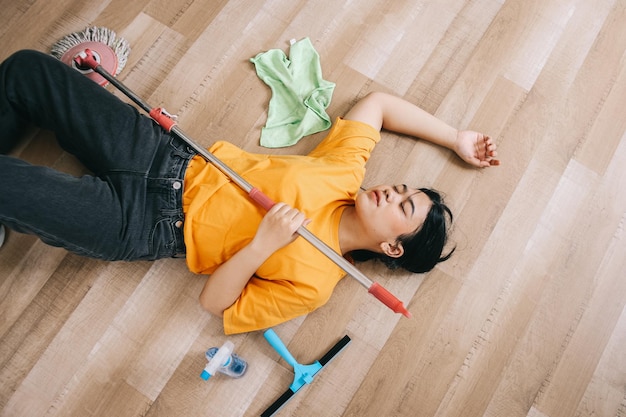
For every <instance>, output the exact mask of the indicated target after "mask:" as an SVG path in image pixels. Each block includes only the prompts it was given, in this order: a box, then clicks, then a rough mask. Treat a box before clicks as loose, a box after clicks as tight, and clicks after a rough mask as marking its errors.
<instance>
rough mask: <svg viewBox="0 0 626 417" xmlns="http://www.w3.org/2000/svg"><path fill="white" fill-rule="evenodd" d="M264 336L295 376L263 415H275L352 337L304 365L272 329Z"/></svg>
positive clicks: (340, 341)
mask: <svg viewBox="0 0 626 417" xmlns="http://www.w3.org/2000/svg"><path fill="white" fill-rule="evenodd" d="M263 336H264V337H265V339H266V340H267V341H268V343H269V344H270V345H271V346H272V347H273V348H274V349H275V350H276V351H277V352H278V353H279V354H280V356H282V358H283V359H284V360H285V361H286V362H287V363H288V364H289V365H291V366H292V367H293V372H294V378H293V383H292V384H291V385H290V386H289V388H288V389H287V391H285V392H284V393H283V395H281V396H280V397H279V398H278V399H277V400H276V401H274V403H273V404H272V405H270V406H269V407H268V408H267V409H266V410H265V411H264V412H263V413H262V414H261V417H270V416H273V415H274V414H275V413H276V412H278V410H280V409H281V408H282V406H284V405H285V404H286V403H287V401H289V400H290V399H291V397H293V396H294V395H295V394H296V393H297V392H298V391H299V390H300V388H302V387H303V386H304V385H305V384H310V383H311V382H313V377H315V375H316V374H317V373H318V372H319V371H321V370H322V368H323V367H324V365H326V364H327V363H328V362H330V360H331V359H333V358H334V357H335V356H337V354H339V352H341V351H342V350H343V348H345V347H346V346H347V345H348V343H350V337H349V336H348V335H345V336H344V337H343V338H342V339H341V340H339V342H337V343H336V344H335V345H334V346H333V347H332V348H330V350H329V351H328V352H326V354H325V355H324V356H322V357H321V358H320V359H319V360H318V361H315V362H313V363H312V364H310V365H302V364H300V363H298V362H297V361H296V359H295V358H294V357H293V356H292V355H291V353H290V352H289V350H288V349H287V346H285V344H284V343H283V341H282V340H280V338H279V337H278V335H277V334H276V332H274V330H272V329H268V330H266V331H265V333H263Z"/></svg>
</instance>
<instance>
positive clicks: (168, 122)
mask: <svg viewBox="0 0 626 417" xmlns="http://www.w3.org/2000/svg"><path fill="white" fill-rule="evenodd" d="M74 61H75V62H76V64H77V65H79V66H81V67H88V68H91V69H92V70H94V71H95V72H97V73H98V74H100V75H101V76H102V77H104V78H105V79H106V80H107V81H109V82H110V83H111V84H112V85H113V86H114V87H116V88H117V89H118V90H120V91H121V92H122V93H124V95H126V96H127V97H128V98H130V99H131V100H132V101H134V102H135V103H136V104H137V105H138V106H139V107H141V108H142V109H143V110H144V111H145V112H147V113H148V114H150V117H152V118H153V119H154V120H155V121H156V122H157V123H158V124H159V125H161V126H162V127H163V128H164V129H165V130H166V131H168V132H171V133H173V134H175V135H176V136H178V137H179V138H180V139H182V140H183V141H184V142H186V143H187V144H188V145H189V146H190V147H192V148H193V149H194V150H195V151H196V152H198V153H199V154H200V155H202V156H203V157H204V158H205V159H206V160H208V161H209V162H211V163H212V164H213V165H214V166H215V167H216V168H218V169H219V170H220V171H222V172H223V173H224V174H225V175H226V176H227V177H229V178H230V179H231V180H232V181H233V182H234V183H236V184H237V185H238V186H239V187H240V188H241V189H242V190H244V191H245V192H246V193H248V195H249V196H250V198H251V199H252V200H254V201H256V202H257V203H258V204H259V205H260V206H261V207H263V208H264V209H265V210H269V209H271V208H272V207H273V206H274V204H275V202H274V201H273V200H272V199H271V198H269V197H268V196H267V195H266V194H264V193H263V192H262V191H260V190H259V189H258V188H255V187H253V186H252V185H251V184H250V183H248V182H247V181H246V180H245V179H244V178H242V177H241V176H240V175H239V174H238V173H236V172H235V171H233V170H232V169H231V168H230V167H229V166H227V165H226V164H224V163H223V162H222V161H221V160H220V159H219V158H217V157H216V156H215V155H213V154H212V153H211V152H209V151H208V150H207V149H206V148H204V147H202V146H200V145H199V144H197V143H196V142H195V141H194V140H193V139H192V138H190V137H189V136H187V135H186V134H185V133H184V132H183V131H182V130H181V129H180V128H179V127H178V126H177V125H176V122H175V121H174V120H173V119H172V118H171V117H170V115H169V114H168V113H167V112H165V110H163V109H161V108H153V107H150V106H149V105H148V103H146V102H144V101H143V100H142V99H141V98H140V97H139V96H137V95H136V94H135V93H134V92H132V91H131V90H130V89H129V88H127V87H126V86H125V85H124V84H123V83H122V82H121V81H119V80H117V79H116V78H115V77H113V76H112V75H111V74H109V72H108V71H107V70H105V69H104V68H103V67H102V66H101V65H100V64H98V62H97V61H96V60H95V58H94V56H93V53H92V52H91V51H90V50H89V49H86V50H85V51H83V52H82V53H81V54H79V55H78V56H76V57H75V58H74ZM297 232H298V234H299V235H300V236H302V237H303V238H304V239H305V240H307V241H308V242H309V243H310V244H312V245H313V246H315V247H316V248H317V249H318V250H319V251H320V252H322V253H323V254H324V255H326V256H327V257H328V258H329V259H330V260H331V261H333V262H334V263H335V264H337V266H339V267H340V268H341V269H343V270H344V271H345V272H346V273H347V274H348V275H350V276H352V277H353V278H355V279H356V280H357V281H359V282H360V283H361V284H362V285H363V286H364V287H365V288H367V289H368V292H369V293H370V294H372V295H373V296H374V297H376V298H377V299H378V300H380V301H381V302H382V303H383V304H385V305H386V306H387V307H389V308H390V309H391V310H392V311H393V312H394V313H402V314H403V315H404V316H405V317H411V313H410V312H409V311H408V310H407V309H406V308H405V307H404V305H403V304H402V301H400V300H399V299H398V298H396V297H395V296H394V295H393V294H392V293H390V292H389V291H387V290H386V289H385V288H384V287H382V286H381V285H380V284H378V283H376V282H372V281H371V280H370V279H369V278H368V277H367V276H365V274H363V273H362V272H361V271H359V270H358V269H357V268H356V267H355V266H354V265H352V264H351V263H350V262H348V260H346V258H344V257H343V256H341V255H340V254H339V253H337V252H336V251H335V250H334V249H332V248H331V247H330V246H328V245H327V244H326V243H325V242H323V241H322V240H320V239H319V238H318V237H317V236H315V235H314V234H313V233H311V231H309V230H308V229H307V228H306V227H304V226H300V228H298V231H297Z"/></svg>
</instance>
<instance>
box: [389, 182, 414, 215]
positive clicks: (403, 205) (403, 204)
mask: <svg viewBox="0 0 626 417" xmlns="http://www.w3.org/2000/svg"><path fill="white" fill-rule="evenodd" d="M393 190H394V191H395V192H396V193H398V194H406V193H407V191H408V190H409V187H407V185H406V184H401V185H394V186H393ZM412 196H413V195H410V196H409V197H408V198H407V199H406V200H402V201H401V202H400V209H402V213H404V215H408V212H407V209H406V204H407V203H408V204H409V205H410V207H411V210H410V211H411V215H410V217H413V214H415V203H414V202H413V199H412V198H411V197H412Z"/></svg>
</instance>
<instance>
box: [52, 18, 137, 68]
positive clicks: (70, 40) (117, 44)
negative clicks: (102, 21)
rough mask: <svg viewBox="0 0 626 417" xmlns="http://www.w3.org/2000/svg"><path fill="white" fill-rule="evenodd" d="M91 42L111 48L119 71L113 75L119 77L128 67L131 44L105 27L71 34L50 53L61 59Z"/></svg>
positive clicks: (53, 47)
mask: <svg viewBox="0 0 626 417" xmlns="http://www.w3.org/2000/svg"><path fill="white" fill-rule="evenodd" d="M90 42H97V43H101V44H104V45H106V46H108V47H109V48H111V49H112V50H113V52H114V53H115V56H116V57H117V69H116V72H115V73H114V74H113V75H118V74H119V73H120V72H121V71H122V70H123V69H124V66H125V65H126V61H127V60H128V55H129V54H130V44H129V43H128V41H127V40H126V39H124V38H122V37H118V36H117V34H116V33H115V32H114V31H113V30H111V29H107V28H104V27H97V26H91V27H87V28H85V30H83V31H82V32H74V33H71V34H69V35H67V36H65V37H64V38H62V39H60V40H59V41H58V42H56V43H55V44H54V45H53V46H52V49H51V51H50V53H51V54H52V56H54V57H56V58H58V59H61V58H62V57H63V55H64V54H65V53H66V52H67V51H69V50H71V49H72V48H74V47H75V46H79V45H84V44H86V43H90Z"/></svg>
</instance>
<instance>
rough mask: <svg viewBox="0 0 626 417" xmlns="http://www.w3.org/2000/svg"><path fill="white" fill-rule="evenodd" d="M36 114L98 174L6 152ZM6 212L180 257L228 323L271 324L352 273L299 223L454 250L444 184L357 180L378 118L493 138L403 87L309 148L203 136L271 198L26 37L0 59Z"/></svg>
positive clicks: (487, 143)
mask: <svg viewBox="0 0 626 417" xmlns="http://www.w3.org/2000/svg"><path fill="white" fill-rule="evenodd" d="M28 125H35V126H38V127H41V128H44V129H49V130H51V131H53V132H54V133H55V135H56V138H57V140H58V142H59V144H60V146H61V147H62V148H63V149H64V150H66V151H67V152H69V153H71V154H73V155H75V156H76V157H77V158H78V159H79V160H80V161H81V162H82V163H83V164H84V165H85V167H86V168H87V169H88V170H89V171H91V172H92V174H91V175H85V176H82V177H75V176H72V175H68V174H66V173H62V172H59V171H57V170H54V169H52V168H49V167H42V166H35V165H32V164H29V163H27V162H25V161H23V160H20V159H18V158H14V157H11V156H7V155H6V153H8V152H9V151H10V150H11V149H12V147H13V145H14V144H15V143H16V142H17V140H18V139H19V138H20V135H21V132H22V131H23V129H24V128H25V127H26V126H28ZM0 128H1V130H0V178H1V180H0V196H1V198H0V223H2V224H4V225H5V226H6V227H7V228H10V229H13V230H15V231H18V232H23V233H30V234H34V235H37V236H38V237H39V238H40V239H41V240H42V241H44V242H46V243H48V244H50V245H54V246H60V247H63V248H65V249H67V250H69V251H72V252H74V253H77V254H80V255H84V256H88V257H92V258H98V259H106V260H127V261H131V260H146V259H150V260H154V259H159V258H164V257H175V256H179V257H186V262H187V266H188V267H189V269H190V270H191V271H193V272H195V273H199V274H207V275H208V276H207V278H206V283H205V286H204V289H203V290H202V292H201V294H200V303H201V304H202V306H203V307H204V308H205V309H206V310H207V311H209V312H211V313H213V314H216V315H218V316H222V317H223V322H224V330H225V332H226V333H238V332H245V331H252V330H257V329H264V328H267V327H271V326H274V325H276V324H278V323H281V322H284V321H286V320H289V319H292V318H295V317H297V316H300V315H303V314H306V313H309V312H311V311H313V310H314V309H316V308H318V307H320V306H322V305H323V304H324V303H325V302H326V301H327V300H328V298H329V297H330V295H331V293H332V291H333V289H334V287H335V286H336V284H337V283H338V282H339V280H340V279H341V278H342V277H343V276H344V275H345V273H344V272H343V270H342V269H341V268H339V267H338V266H337V265H335V264H334V263H333V262H332V261H331V260H329V259H328V258H327V257H326V256H325V255H323V254H322V253H321V252H319V251H317V250H315V249H314V248H312V247H311V245H310V244H309V243H308V242H306V241H304V239H297V236H298V235H297V233H296V230H297V229H298V228H299V227H300V226H306V227H307V228H308V229H309V230H310V231H311V232H312V233H313V234H314V235H316V236H317V237H318V238H320V239H321V240H322V241H324V242H325V243H326V244H328V245H329V246H330V247H331V248H333V249H334V250H336V251H337V252H338V253H341V254H343V255H351V256H352V257H354V258H355V259H358V260H362V259H370V258H377V259H380V260H381V261H383V262H384V263H385V264H387V265H388V266H389V267H390V268H404V269H406V270H408V271H411V272H416V273H419V272H426V271H429V270H431V269H432V268H433V267H434V266H435V265H436V264H437V263H439V262H442V261H444V260H446V259H447V258H448V257H449V256H450V254H451V252H450V251H447V252H446V249H445V246H446V241H447V234H448V229H449V225H450V222H451V221H452V214H451V213H450V210H449V209H448V208H447V207H446V206H445V205H444V203H443V201H442V199H441V196H440V194H439V193H438V192H436V191H434V190H431V189H427V188H414V186H412V185H406V184H396V185H380V186H376V187H372V188H370V189H368V190H365V191H361V190H360V186H361V183H362V181H363V178H364V175H365V164H366V162H367V160H368V158H369V156H370V153H371V152H372V150H373V149H374V146H375V145H376V143H377V142H378V141H379V140H380V138H381V136H380V130H381V129H383V128H384V129H388V130H390V131H394V132H398V133H402V134H406V135H410V136H413V137H416V138H421V139H424V140H427V141H430V142H433V143H435V144H438V145H441V146H443V147H445V148H448V149H451V150H453V151H454V152H456V153H457V154H458V155H459V157H461V158H462V159H463V160H464V161H466V162H467V163H469V164H470V165H473V166H475V167H488V166H492V165H497V164H498V160H497V159H496V157H497V155H496V146H495V144H494V143H493V141H492V140H491V139H490V138H489V137H488V136H485V135H483V134H481V133H478V132H473V131H458V130H457V129H455V128H453V127H451V126H449V125H447V124H446V123H444V122H442V121H441V120H439V119H437V118H436V117H434V116H432V115H431V114H429V113H427V112H425V111H423V110H422V109H420V108H419V107H417V106H415V105H413V104H411V103H409V102H407V101H405V100H403V99H401V98H398V97H395V96H391V95H388V94H384V93H371V94H369V95H367V96H365V97H364V98H363V99H361V100H360V101H359V102H357V103H356V104H355V105H354V106H353V107H352V109H351V110H350V111H348V113H347V114H345V115H344V117H343V118H338V119H337V120H336V122H335V124H334V125H333V127H332V128H331V130H330V131H329V133H328V135H327V137H326V138H325V139H324V140H322V141H321V142H320V143H319V144H318V145H317V146H316V147H315V149H314V150H313V151H311V152H310V153H309V154H308V155H291V156H285V155H282V156H281V155H263V154H252V153H248V152H246V151H243V150H242V149H240V148H238V147H236V146H234V145H232V144H230V143H227V142H216V143H215V144H213V145H212V146H211V147H210V148H209V150H210V152H211V153H213V154H214V155H215V156H216V157H217V158H219V159H221V160H222V161H223V162H224V163H225V164H226V165H228V166H230V167H231V168H232V169H233V170H234V171H236V172H237V173H239V174H240V175H241V176H242V177H243V178H245V179H246V180H247V181H248V182H250V183H251V184H253V185H254V186H255V187H257V188H259V189H261V190H263V191H264V192H265V193H266V194H267V195H268V196H269V197H270V198H271V199H272V200H274V201H278V202H279V203H277V204H276V205H275V206H274V207H273V208H272V209H271V210H269V211H268V212H265V211H264V210H263V209H261V208H260V207H259V206H258V205H256V203H254V202H253V201H251V200H250V199H249V198H248V197H247V195H246V193H245V192H243V191H242V190H241V189H240V188H239V187H238V186H237V185H236V184H234V183H233V182H231V181H230V180H229V179H228V178H227V177H226V176H225V175H224V174H222V173H221V172H220V171H219V170H218V169H216V168H215V167H213V166H212V165H211V164H210V163H209V162H206V161H205V160H204V159H203V158H202V157H200V156H198V155H196V154H195V152H194V151H193V150H192V149H190V148H189V147H188V146H187V145H186V144H185V143H184V142H183V141H181V140H180V139H178V138H176V137H175V136H174V135H172V134H170V133H168V132H165V131H164V130H163V129H162V128H161V127H160V126H158V125H157V124H156V123H154V122H153V121H152V120H151V119H150V118H148V117H146V116H144V115H142V114H140V113H139V112H138V111H137V110H136V109H135V108H134V107H132V106H130V105H128V104H125V103H124V102H122V101H121V100H119V99H118V98H116V97H115V96H114V95H112V94H110V93H109V92H108V91H106V90H105V89H103V88H102V87H100V86H98V85H97V84H96V83H94V82H92V81H91V80H89V79H87V78H86V77H84V76H83V75H81V74H80V73H78V72H77V71H75V70H73V69H71V68H69V67H68V66H66V65H65V64H63V63H61V62H60V61H58V60H56V59H55V58H52V57H49V56H47V55H45V54H42V53H39V52H34V51H20V52H17V53H15V54H14V55H13V56H11V57H10V58H8V59H7V60H6V61H5V62H3V63H2V64H1V65H0Z"/></svg>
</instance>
